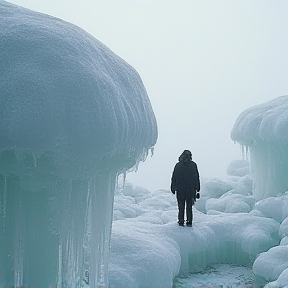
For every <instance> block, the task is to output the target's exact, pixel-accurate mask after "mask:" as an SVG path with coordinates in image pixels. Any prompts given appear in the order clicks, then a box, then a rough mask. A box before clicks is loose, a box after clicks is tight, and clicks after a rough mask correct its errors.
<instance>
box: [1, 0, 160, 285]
mask: <svg viewBox="0 0 288 288" xmlns="http://www.w3.org/2000/svg"><path fill="white" fill-rule="evenodd" d="M0 19H1V21H0V39H1V40H0V67H1V72H0V287H8V286H9V287H24V286H25V287H28V286H29V287H32V288H33V287H47V288H48V287H55V286H57V287H59V288H60V287H61V288H63V287H69V288H73V287H77V288H78V287H82V286H83V285H84V283H85V282H86V284H87V283H89V286H90V287H93V288H94V287H98V286H99V287H100V286H101V287H104V286H105V285H107V266H108V265H107V264H108V263H107V255H108V249H109V242H110V233H111V223H112V207H113V197H114V189H115V182H116V178H117V175H118V174H119V173H122V172H124V171H126V170H127V169H130V168H131V167H133V166H135V165H137V163H138V162H139V161H140V160H143V159H144V158H145V155H147V152H148V151H149V149H150V148H151V147H152V146H153V145H154V144H155V142H156V139H157V125H156V120H155V117H154V114H153V111H152V108H151V105H150V102H149V99H148V96H147V93H146V90H145V88H144V86H143V83H142V81H141V79H140V77H139V75H138V74H137V72H136V71H135V70H134V69H133V68H132V67H131V66H130V65H128V64H127V63H126V62H125V61H123V60H122V59H120V58H119V57H118V56H117V55H115V54H114V53H113V52H111V51H110V50H109V49H108V48H107V47H106V46H104V45H103V44H102V43H100V42H99V41H97V40H96V39H94V38H93V37H92V36H91V35H89V34H88V33H86V32H85V31H83V30H82V29H80V28H79V27H76V26H74V25H72V24H69V23H66V22H64V21H62V20H60V19H56V18H54V17H50V16H48V15H44V14H40V13H36V12H34V11H31V10H28V9H24V8H22V7H19V6H15V5H12V4H10V3H8V2H5V1H1V2H0ZM105 287H106V286H105Z"/></svg>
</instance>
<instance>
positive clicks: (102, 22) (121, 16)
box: [10, 0, 288, 190]
mask: <svg viewBox="0 0 288 288" xmlns="http://www.w3.org/2000/svg"><path fill="white" fill-rule="evenodd" d="M10 2H11V3H15V4H19V5H21V6H24V7H28V8H31V9H33V10H36V11H41V12H44V13H47V14H50V15H53V16H56V17H60V18H61V19H64V20H67V21H69V22H72V23H74V24H76V25H78V26H80V27H81V28H83V29H85V30H86V31H88V32H89V33H91V34H92V35H93V36H94V37H95V38H97V39H99V40H100V41H102V42H103V43H104V44H105V45H107V46H108V47H109V48H110V49H112V51H114V52H115V53H116V54H118V55H119V56H121V57H122V58H123V59H124V60H126V61H127V62H128V63H129V64H131V65H132V66H133V67H134V68H136V70H137V71H138V72H139V73H140V76H141V78H142V80H143V81H144V85H145V87H146V89H147V92H148V95H149V98H150V100H151V103H152V106H153V110H154V112H155V115H156V118H157V122H158V128H159V138H158V142H157V144H156V146H155V153H154V156H153V157H152V158H150V157H148V159H147V160H146V162H145V163H143V164H141V165H140V166H139V170H138V172H137V173H134V172H133V173H130V174H129V175H128V180H129V181H131V182H132V183H134V184H137V185H141V186H143V187H146V188H149V189H152V190H153V189H159V188H168V187H169V182H170V177H171V172H172V169H173V166H174V164H175V162H176V161H177V158H178V156H179V155H180V153H181V152H182V151H183V150H184V149H190V150H191V151H192V153H193V158H194V160H195V161H196V162H197V164H198V166H199V171H200V175H202V176H223V175H225V174H226V167H227V165H228V163H229V162H230V161H231V160H233V159H241V157H242V154H241V150H240V148H239V146H238V145H236V144H234V143H233V141H232V140H231V139H230V132H231V129H232V127H233V124H234V122H235V120H236V118H237V117H238V115H239V114H240V113H241V112H242V111H243V110H244V109H246V108H248V107H250V106H252V105H256V104H259V103H262V102H265V101H268V100H270V99H273V98H275V97H277V96H281V95H285V94H288V92H287V91H288V82H287V77H288V58H287V51H288V40H287V37H286V35H287V32H288V31H287V30H288V18H287V14H288V2H287V1H285V0H279V1H268V0H243V1H230V0H225V1H223V0H219V1H212V0H211V1H206V0H203V1H191V0H182V1H180V2H179V1H176V0H173V1H171V0H170V1H167V0H165V1H164V0H159V1H156V2H155V1H151V0H145V1H132V0H117V1H116V0H115V1H112V0H110V1H100V0H93V1H92V0H86V1H85V2H81V1H76V0H71V1H68V0H62V1H60V2H59V1H55V0H54V1H46V2H43V1H38V0H12V1H10Z"/></svg>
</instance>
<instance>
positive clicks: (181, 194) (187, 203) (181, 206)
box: [176, 187, 195, 223]
mask: <svg viewBox="0 0 288 288" xmlns="http://www.w3.org/2000/svg"><path fill="white" fill-rule="evenodd" d="M194 194H195V193H193V191H191V188H189V187H188V188H183V189H181V190H179V191H177V193H176V197H177V202H178V222H179V223H184V212H185V207H186V220H187V222H189V223H192V220H193V213H192V206H193V205H194Z"/></svg>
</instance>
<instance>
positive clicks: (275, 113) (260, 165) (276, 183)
mask: <svg viewBox="0 0 288 288" xmlns="http://www.w3.org/2000/svg"><path fill="white" fill-rule="evenodd" d="M287 111H288V96H281V97H278V98H276V99H273V100H271V101H269V102H266V103H264V104H261V105H257V106H253V107H251V108H249V109H247V110H245V111H244V112H242V114H240V116H239V117H238V119H237V120H236V122H235V124H234V127H233V129H232V131H231V138H232V140H234V141H236V142H239V143H240V144H241V145H243V146H246V147H247V148H248V150H249V155H250V162H251V172H252V174H253V178H254V184H255V185H254V186H255V187H254V192H253V194H254V195H255V197H256V198H257V199H261V198H265V197H267V196H276V195H278V194H283V193H284V192H285V191H287V190H288V177H287V171H288V153H287V151H288V113H287Z"/></svg>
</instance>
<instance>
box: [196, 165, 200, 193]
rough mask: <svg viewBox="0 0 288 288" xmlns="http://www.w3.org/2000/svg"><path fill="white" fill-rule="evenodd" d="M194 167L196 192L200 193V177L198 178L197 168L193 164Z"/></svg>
mask: <svg viewBox="0 0 288 288" xmlns="http://www.w3.org/2000/svg"><path fill="white" fill-rule="evenodd" d="M195 167H196V191H197V192H200V177H199V171H198V167H197V164H196V163H195Z"/></svg>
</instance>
